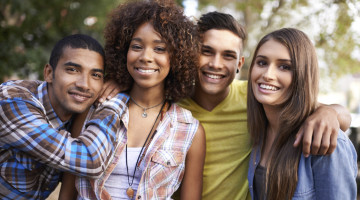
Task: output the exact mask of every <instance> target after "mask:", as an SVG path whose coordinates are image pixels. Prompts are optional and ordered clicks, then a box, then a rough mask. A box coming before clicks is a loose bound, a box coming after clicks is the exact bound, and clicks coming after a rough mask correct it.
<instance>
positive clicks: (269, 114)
mask: <svg viewBox="0 0 360 200" xmlns="http://www.w3.org/2000/svg"><path fill="white" fill-rule="evenodd" d="M263 106H264V111H265V114H266V118H267V120H268V122H269V127H268V129H271V130H273V131H275V132H278V129H279V118H280V113H281V109H280V108H279V107H274V106H266V105H263Z"/></svg>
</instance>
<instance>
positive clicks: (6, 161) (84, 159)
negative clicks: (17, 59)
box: [0, 81, 128, 199]
mask: <svg viewBox="0 0 360 200" xmlns="http://www.w3.org/2000/svg"><path fill="white" fill-rule="evenodd" d="M127 101H128V96H127V95H125V94H118V95H117V96H116V98H113V99H112V100H110V101H107V102H105V103H103V104H101V105H100V106H98V107H97V108H96V110H95V111H94V113H93V114H92V115H91V117H90V118H89V120H88V121H87V123H86V124H85V127H86V128H85V129H84V132H83V133H82V135H81V136H79V137H78V138H72V137H71V134H70V133H69V132H68V131H67V130H66V127H67V126H68V125H69V123H68V122H62V121H61V120H60V119H59V117H58V116H57V115H56V113H55V111H54V110H53V108H52V106H51V104H50V100H49V97H48V93H47V83H46V82H40V81H10V82H6V83H3V84H2V85H1V86H0V198H1V199H45V198H46V197H47V196H49V194H50V193H51V192H52V191H53V190H54V188H55V187H56V186H57V184H58V182H59V181H60V175H61V172H60V171H68V172H72V173H75V174H76V175H78V176H86V177H90V178H98V177H101V176H102V174H103V172H104V170H105V169H106V168H107V166H108V164H109V160H110V159H111V154H112V152H113V151H114V149H116V146H115V145H117V144H118V143H117V141H118V139H119V131H118V130H119V128H120V117H121V115H122V113H123V108H124V107H125V106H126V103H127Z"/></svg>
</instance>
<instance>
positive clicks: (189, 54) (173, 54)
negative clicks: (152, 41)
mask: <svg viewBox="0 0 360 200" xmlns="http://www.w3.org/2000/svg"><path fill="white" fill-rule="evenodd" d="M144 23H150V24H151V25H152V26H153V27H154V29H155V31H156V32H158V33H159V34H160V35H161V37H162V39H163V40H164V41H165V43H166V46H167V48H168V51H169V59H170V72H169V74H168V75H167V77H166V78H165V95H166V97H165V98H166V99H168V100H172V101H173V102H176V101H178V100H180V99H182V98H186V97H189V96H190V95H191V94H192V92H193V90H194V82H195V78H196V71H197V68H196V67H197V66H198V55H199V49H200V48H199V47H200V42H199V40H198V38H197V37H196V36H197V35H196V34H195V25H194V23H193V22H192V21H190V20H189V19H188V18H187V17H186V16H185V15H184V13H183V9H182V8H181V7H179V6H177V5H176V4H175V3H174V1H173V0H150V1H129V2H127V3H124V4H121V5H120V6H119V7H117V8H116V9H114V10H113V11H112V13H111V14H110V19H109V22H108V24H107V25H106V27H105V35H104V36H105V52H106V65H107V71H106V74H107V75H106V76H107V77H106V78H107V79H113V80H116V81H117V83H118V84H119V85H121V86H123V87H125V88H128V89H130V88H131V87H132V85H133V82H134V80H133V78H132V77H131V75H130V73H129V72H128V70H127V53H128V50H129V45H130V42H131V39H132V37H133V35H134V33H135V32H136V30H137V29H138V27H139V26H140V25H142V24H144Z"/></svg>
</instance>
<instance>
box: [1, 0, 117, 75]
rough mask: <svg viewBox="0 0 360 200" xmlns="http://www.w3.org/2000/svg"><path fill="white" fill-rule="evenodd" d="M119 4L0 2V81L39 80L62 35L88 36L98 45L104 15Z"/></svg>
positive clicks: (59, 0)
mask: <svg viewBox="0 0 360 200" xmlns="http://www.w3.org/2000/svg"><path fill="white" fill-rule="evenodd" d="M119 2H120V1H119V0H118V1H114V0H102V1H94V0H51V1H50V0H49V1H39V0H26V1H23V0H0V47H1V48H0V81H1V80H3V79H4V77H6V76H10V75H12V74H14V73H16V74H17V75H18V76H19V77H20V78H29V75H31V74H33V75H35V78H39V79H41V78H42V69H43V67H44V65H45V64H46V63H47V62H48V59H49V56H50V52H51V49H52V47H53V46H54V44H55V43H56V42H57V41H58V40H59V39H61V38H62V37H64V36H66V35H70V34H75V33H83V34H89V35H91V36H93V37H94V38H96V39H98V40H99V41H100V42H102V41H103V37H102V30H103V28H104V24H105V20H106V16H107V13H108V12H109V11H110V10H111V9H112V8H114V6H116V5H117V4H118V3H119ZM86 20H88V21H86ZM91 20H93V22H94V20H95V21H96V23H94V24H91ZM85 22H88V25H86V24H85ZM89 23H90V24H89Z"/></svg>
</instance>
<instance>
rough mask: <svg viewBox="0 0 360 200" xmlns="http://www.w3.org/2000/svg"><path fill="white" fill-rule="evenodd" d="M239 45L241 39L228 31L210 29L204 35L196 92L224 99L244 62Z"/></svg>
mask: <svg viewBox="0 0 360 200" xmlns="http://www.w3.org/2000/svg"><path fill="white" fill-rule="evenodd" d="M241 45H242V41H241V38H240V37H238V36H237V35H235V34H234V33H232V32H231V31H229V30H217V29H210V30H208V31H206V32H205V33H204V35H203V41H202V47H201V54H200V59H199V64H200V67H199V70H198V75H199V84H197V92H200V93H204V94H206V95H215V96H216V97H217V98H221V99H225V98H226V96H227V94H228V93H229V90H230V88H229V85H230V84H231V82H232V81H233V80H234V78H235V74H236V70H237V69H240V68H241V66H242V64H243V62H244V57H241V56H240V55H241Z"/></svg>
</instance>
